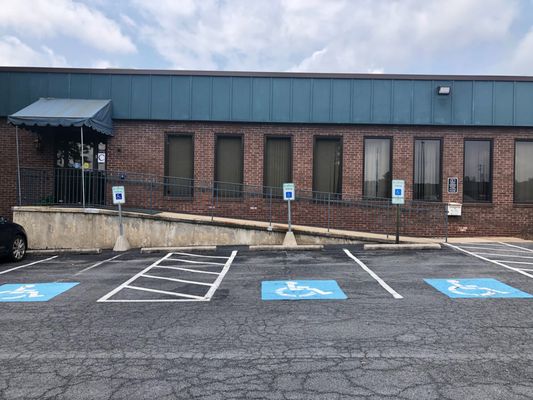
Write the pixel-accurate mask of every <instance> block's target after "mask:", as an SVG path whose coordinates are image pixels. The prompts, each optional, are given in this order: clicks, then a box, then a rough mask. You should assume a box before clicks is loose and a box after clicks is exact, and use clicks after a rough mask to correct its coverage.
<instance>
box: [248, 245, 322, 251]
mask: <svg viewBox="0 0 533 400" xmlns="http://www.w3.org/2000/svg"><path fill="white" fill-rule="evenodd" d="M248 248H249V250H281V251H298V250H322V249H323V248H324V245H322V244H308V245H305V244H304V245H299V246H283V245H281V244H279V245H257V246H249V247H248Z"/></svg>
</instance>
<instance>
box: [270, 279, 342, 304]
mask: <svg viewBox="0 0 533 400" xmlns="http://www.w3.org/2000/svg"><path fill="white" fill-rule="evenodd" d="M346 298H347V297H346V295H345V294H344V292H343V291H342V290H341V288H340V287H339V285H338V284H337V282H335V281H263V282H261V299H262V300H332V299H335V300H345V299H346Z"/></svg>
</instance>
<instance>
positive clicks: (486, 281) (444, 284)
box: [424, 278, 533, 299]
mask: <svg viewBox="0 0 533 400" xmlns="http://www.w3.org/2000/svg"><path fill="white" fill-rule="evenodd" d="M424 280H425V281H426V282H427V283H429V284H430V285H431V286H433V287H434V288H435V289H437V290H438V291H440V292H442V293H444V294H445V295H446V296H448V297H451V298H463V299H494V298H531V297H533V296H532V295H530V294H529V293H525V292H522V291H520V290H518V289H515V288H513V287H511V286H508V285H506V284H504V283H502V282H500V281H498V280H496V279H492V278H476V279H424Z"/></svg>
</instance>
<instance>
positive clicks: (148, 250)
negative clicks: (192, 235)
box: [141, 246, 217, 254]
mask: <svg viewBox="0 0 533 400" xmlns="http://www.w3.org/2000/svg"><path fill="white" fill-rule="evenodd" d="M216 249H217V246H181V247H143V248H141V253H142V254H146V253H163V252H170V251H194V250H201V251H202V250H203V251H215V250H216Z"/></svg>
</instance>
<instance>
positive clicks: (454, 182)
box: [448, 176, 459, 193]
mask: <svg viewBox="0 0 533 400" xmlns="http://www.w3.org/2000/svg"><path fill="white" fill-rule="evenodd" d="M458 191H459V178H457V177H455V176H454V177H451V178H448V193H457V192H458Z"/></svg>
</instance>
